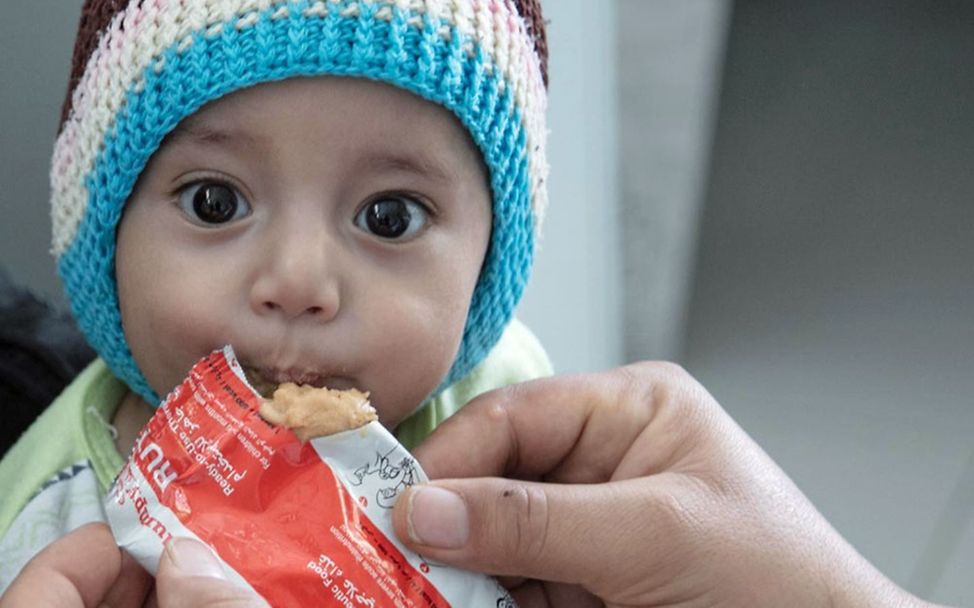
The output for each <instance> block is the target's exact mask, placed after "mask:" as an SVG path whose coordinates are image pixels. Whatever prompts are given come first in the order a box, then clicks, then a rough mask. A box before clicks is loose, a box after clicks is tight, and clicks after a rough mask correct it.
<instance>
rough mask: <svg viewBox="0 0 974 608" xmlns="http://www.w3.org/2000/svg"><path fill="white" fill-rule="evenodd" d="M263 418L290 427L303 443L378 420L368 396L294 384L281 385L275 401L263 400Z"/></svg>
mask: <svg viewBox="0 0 974 608" xmlns="http://www.w3.org/2000/svg"><path fill="white" fill-rule="evenodd" d="M260 415H261V417H263V418H264V420H266V421H268V422H270V423H271V424H278V425H283V426H286V427H288V428H289V429H291V430H292V431H294V434H295V435H297V436H298V439H300V440H301V441H302V442H303V441H307V440H308V439H312V438H314V437H322V436H325V435H333V434H335V433H340V432H342V431H348V430H351V429H357V428H358V427H360V426H364V425H366V424H368V423H369V422H372V421H373V420H376V419H377V416H376V413H375V409H374V408H373V407H372V406H371V405H370V404H369V394H368V393H363V392H362V391H359V390H357V389H354V388H353V389H349V390H345V391H339V390H334V389H329V388H315V387H313V386H309V385H305V384H302V385H298V384H294V383H293V382H285V383H283V384H281V385H280V386H278V387H277V389H276V390H274V394H273V397H272V398H270V399H264V403H263V404H262V405H261V406H260Z"/></svg>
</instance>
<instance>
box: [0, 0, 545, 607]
mask: <svg viewBox="0 0 974 608" xmlns="http://www.w3.org/2000/svg"><path fill="white" fill-rule="evenodd" d="M546 62H547V48H546V44H545V35H544V25H543V20H542V17H541V12H540V7H539V6H538V3H537V0H454V1H446V0H358V1H354V0H327V1H316V2H313V1H309V0H303V1H298V0H182V1H180V2H176V1H175V0H141V1H138V0H131V1H129V2H124V1H122V0H88V1H86V2H85V5H84V8H83V13H82V18H81V25H80V28H79V33H78V37H77V40H76V45H75V54H74V68H73V71H72V75H71V82H70V86H69V91H68V96H67V99H66V102H65V106H64V112H63V116H62V125H61V129H60V132H59V135H58V138H57V143H56V146H55V152H54V159H53V167H52V172H51V176H52V219H53V224H54V227H53V232H54V238H53V250H54V254H55V256H56V257H57V259H58V267H59V271H60V274H61V277H62V279H63V282H64V286H65V290H66V292H67V295H68V297H69V299H70V301H71V304H72V309H73V311H74V314H75V316H76V317H77V319H78V323H79V325H80V327H81V328H82V330H83V331H84V333H85V335H86V336H87V339H88V340H89V342H90V343H91V345H92V346H93V347H94V348H95V350H96V351H97V352H98V353H99V355H100V358H99V359H98V360H96V361H95V362H94V363H93V364H92V365H91V366H90V367H89V368H88V369H86V370H85V371H84V372H83V373H82V374H81V375H79V376H78V378H77V379H76V380H75V381H74V382H73V383H72V384H71V385H70V386H69V387H68V388H67V389H66V390H65V391H64V393H63V394H62V395H61V396H60V397H59V398H58V399H57V400H56V401H55V402H54V403H53V404H52V405H51V406H50V407H49V408H48V410H47V411H46V412H45V413H44V414H43V415H42V416H41V417H40V418H39V419H38V420H37V422H36V423H35V424H34V425H33V426H32V427H31V428H30V429H29V430H28V431H27V432H26V433H25V434H24V435H23V437H22V438H21V439H20V441H19V442H18V443H17V444H16V445H15V446H14V447H13V448H12V449H11V450H10V452H9V453H8V454H7V455H6V456H5V457H4V459H3V461H2V462H0V492H2V494H3V496H4V499H3V502H2V506H0V556H2V558H0V591H2V590H3V589H4V588H5V587H6V586H7V585H8V584H9V582H10V580H11V579H12V578H13V577H14V576H15V575H16V574H17V572H18V571H19V570H20V568H21V567H22V566H23V564H24V563H26V561H27V560H28V559H29V558H30V557H31V556H32V555H34V554H35V553H36V552H37V551H39V550H40V549H41V548H43V547H44V546H45V545H47V544H49V543H50V542H52V541H53V540H55V539H56V538H58V537H60V536H62V535H63V534H65V533H66V532H67V531H69V530H71V529H73V528H75V527H77V526H78V525H80V524H82V523H85V522H88V521H96V520H103V519H104V513H103V511H102V507H101V502H102V499H103V496H104V494H105V492H106V490H107V488H108V486H109V484H110V483H111V482H112V479H113V478H114V476H115V475H116V474H117V472H118V471H119V469H120V468H121V466H122V464H123V460H124V456H125V455H126V454H127V453H128V451H129V450H130V449H131V446H132V445H133V443H134V440H135V437H136V435H137V434H138V431H139V429H140V428H141V426H142V425H143V424H144V423H145V422H146V421H147V420H148V418H149V417H150V416H151V415H152V412H153V410H154V408H155V407H156V406H157V405H158V404H159V402H160V399H161V397H163V396H165V394H166V393H168V391H169V390H170V389H172V388H173V387H174V386H176V385H177V384H178V383H179V382H180V381H181V380H182V379H183V377H184V376H185V375H186V373H187V371H188V370H189V369H190V367H192V365H193V364H194V363H195V362H196V361H197V360H198V359H200V358H201V357H203V356H205V355H207V354H208V353H209V352H211V351H212V350H214V349H217V348H220V347H222V346H223V345H225V344H231V345H232V346H233V347H234V349H235V351H236V353H237V356H238V357H239V358H240V360H241V362H242V363H243V364H244V365H246V366H247V367H248V368H251V369H255V370H257V373H258V374H259V375H260V376H261V377H263V378H264V379H265V380H267V381H268V382H274V383H279V382H296V383H300V384H310V385H314V386H328V387H330V388H338V389H345V388H352V387H354V388H358V389H361V390H363V391H368V392H369V393H370V399H371V402H372V404H373V405H374V406H375V408H376V410H377V412H378V415H379V420H380V422H382V423H383V424H384V425H385V426H387V427H388V428H390V429H393V430H395V432H396V434H397V436H398V437H399V438H400V440H401V441H403V442H404V443H405V444H406V445H407V446H412V445H415V444H416V443H418V442H419V441H421V440H422V438H423V437H425V435H426V434H427V433H429V431H431V430H432V429H433V428H434V427H435V426H436V425H437V424H438V423H439V422H441V421H442V420H443V419H444V418H446V417H447V416H449V415H450V414H452V413H453V412H455V411H456V410H457V409H458V408H459V407H461V406H462V405H463V404H464V403H466V402H467V401H468V400H469V399H470V398H472V397H474V396H476V395H477V394H479V393H482V392H484V391H487V390H490V389H492V388H496V387H498V386H502V385H505V384H510V383H513V382H519V381H523V380H527V379H529V378H533V377H537V376H540V375H545V374H547V373H550V366H549V363H548V360H547V358H546V356H545V355H544V352H543V351H542V349H541V348H540V346H539V345H538V344H537V342H536V340H535V339H534V338H533V336H532V335H531V334H530V332H528V330H527V329H526V328H524V327H523V326H522V325H520V324H518V323H517V322H516V321H513V320H512V315H513V311H514V308H515V306H516V304H517V302H518V300H519V299H520V297H521V294H522V292H523V289H524V286H525V283H526V281H527V278H528V273H529V270H530V266H531V261H532V256H533V248H534V239H535V235H536V234H537V230H538V227H539V224H540V221H541V217H542V212H543V209H544V205H545V199H546V196H545V177H546V173H547V164H546V160H545V148H544V146H545V142H544V139H545V133H546V127H545V116H544V113H545V104H546V80H547V74H546Z"/></svg>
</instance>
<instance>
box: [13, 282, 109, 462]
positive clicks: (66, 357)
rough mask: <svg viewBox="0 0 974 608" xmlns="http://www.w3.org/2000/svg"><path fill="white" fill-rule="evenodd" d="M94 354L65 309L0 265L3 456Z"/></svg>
mask: <svg viewBox="0 0 974 608" xmlns="http://www.w3.org/2000/svg"><path fill="white" fill-rule="evenodd" d="M94 358H95V353H94V351H93V350H91V348H90V347H89V346H88V344H87V343H86V342H85V339H84V336H83V335H82V334H81V332H80V331H79V330H78V328H77V325H75V322H74V319H73V318H72V317H71V315H70V314H69V313H68V312H67V310H66V309H63V308H62V307H61V306H60V305H58V304H55V303H52V302H48V301H45V300H43V299H41V298H39V297H38V296H36V295H34V294H33V293H31V292H30V291H28V290H27V289H26V288H24V287H23V286H20V285H17V284H15V283H14V282H13V280H12V279H11V278H10V276H9V275H8V274H7V272H6V271H5V270H4V269H2V268H0V403H2V404H3V408H4V424H3V425H0V456H2V455H3V454H5V453H6V452H7V449H9V448H10V446H11V445H13V444H14V442H15V441H17V438H18V437H20V435H21V433H23V432H24V431H25V430H26V429H27V427H29V426H30V425H31V423H32V422H34V420H35V419H36V418H37V416H39V415H40V413H41V412H43V411H44V409H45V408H46V407H47V406H48V405H50V403H51V402H52V401H54V398H55V397H57V396H58V395H59V394H60V393H61V391H62V390H63V389H64V387H65V386H67V385H68V384H69V383H70V382H71V380H73V379H74V377H75V376H77V375H78V374H79V373H80V372H81V370H82V369H84V368H85V366H87V365H88V363H90V362H91V361H92V359H94Z"/></svg>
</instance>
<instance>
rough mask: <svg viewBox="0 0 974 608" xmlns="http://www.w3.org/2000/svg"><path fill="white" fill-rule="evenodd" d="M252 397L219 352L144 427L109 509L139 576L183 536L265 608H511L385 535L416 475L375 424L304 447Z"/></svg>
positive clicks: (484, 581) (227, 351)
mask: <svg viewBox="0 0 974 608" xmlns="http://www.w3.org/2000/svg"><path fill="white" fill-rule="evenodd" d="M261 399H262V397H261V396H260V395H259V394H258V393H257V392H256V391H255V390H254V389H253V388H252V387H251V386H250V385H249V384H248V382H247V380H246V377H245V376H244V374H243V371H242V369H241V367H240V364H239V363H238V362H237V359H236V357H235V356H234V353H233V349H232V348H230V347H229V346H227V347H225V348H224V349H223V350H219V351H214V352H213V353H212V354H210V356H208V357H206V358H204V359H202V360H201V361H200V362H199V363H197V364H196V365H195V366H194V367H193V369H192V370H191V371H190V374H189V376H188V377H187V378H186V379H185V380H184V381H183V383H182V384H181V385H180V386H178V387H176V389H174V390H173V391H172V393H170V395H169V396H168V397H167V398H166V400H165V402H164V403H163V404H162V405H161V406H160V407H159V409H158V411H157V412H156V414H155V415H154V416H153V417H152V419H151V420H150V421H149V423H148V424H147V425H146V426H145V428H144V429H143V430H142V432H141V434H140V435H139V438H138V440H137V441H136V445H135V448H134V449H133V452H132V456H131V458H130V459H129V461H128V463H127V464H126V465H125V467H124V468H123V469H122V472H121V473H120V474H119V476H118V478H117V479H116V480H115V484H114V485H113V487H112V490H111V492H110V493H109V496H108V498H107V499H106V510H107V512H108V520H109V525H110V526H111V528H112V531H113V533H114V534H115V538H116V540H117V542H118V544H119V546H120V547H122V548H124V549H125V550H127V551H128V552H129V553H131V554H132V555H133V556H134V557H135V558H136V559H137V560H138V561H139V562H140V563H141V564H142V565H143V567H145V568H146V569H147V570H148V571H149V572H152V573H155V572H156V570H157V569H158V565H159V558H160V556H161V555H162V551H163V547H164V544H165V543H166V542H167V541H168V540H170V539H171V538H173V537H188V538H195V539H197V540H199V541H201V542H203V543H205V544H207V545H208V546H209V547H210V548H211V549H213V551H214V552H215V553H216V555H217V557H218V558H219V559H220V561H221V562H222V566H223V568H224V571H225V572H226V574H227V576H228V578H230V579H232V580H234V581H235V582H236V583H238V584H240V585H242V586H244V587H248V588H250V589H253V590H254V591H256V592H257V593H259V594H260V595H261V596H263V597H264V598H265V599H266V600H267V601H268V602H269V603H270V604H271V605H273V606H348V607H353V606H354V607H358V606H365V607H376V606H396V607H434V606H436V607H446V606H490V607H491V608H496V607H504V606H514V602H513V600H511V598H510V596H509V595H508V594H507V592H506V591H505V590H504V589H503V587H501V586H500V585H499V584H498V583H497V582H496V581H494V580H493V579H491V578H489V577H487V576H484V575H481V574H477V573H473V572H467V571H463V570H458V569H455V568H451V567H447V566H444V565H442V564H435V563H432V562H429V561H426V560H424V559H423V558H422V557H421V556H419V555H417V554H415V553H413V552H411V551H410V550H409V549H407V548H406V547H404V546H403V545H402V544H401V543H400V542H399V541H398V540H397V539H396V538H395V535H394V533H393V527H392V512H391V508H392V505H393V504H394V503H395V500H396V498H397V497H398V496H399V494H400V492H401V491H402V490H403V489H404V488H406V487H408V486H410V485H412V484H413V483H418V482H423V481H426V475H425V474H424V473H423V471H422V469H421V468H420V467H419V464H418V463H417V462H416V461H415V460H414V459H413V457H412V456H411V455H410V454H409V453H408V452H407V451H406V449H405V448H404V447H403V446H402V445H401V444H400V443H399V442H398V441H396V439H395V438H394V437H393V436H392V435H391V434H390V433H389V432H388V431H387V430H386V429H385V428H384V427H383V426H382V425H380V424H379V423H378V422H371V423H369V424H367V425H366V426H363V427H361V428H359V429H355V430H351V431H345V432H343V433H338V434H335V435H331V436H327V437H319V438H315V439H312V440H310V441H308V442H307V443H303V444H302V443H301V442H300V441H299V440H298V438H297V437H296V436H295V435H294V433H293V432H291V431H290V430H289V429H286V428H283V427H275V426H273V425H271V424H270V423H268V422H266V421H265V420H264V419H263V418H261V417H260V416H259V415H258V413H257V411H258V408H259V407H260V403H261Z"/></svg>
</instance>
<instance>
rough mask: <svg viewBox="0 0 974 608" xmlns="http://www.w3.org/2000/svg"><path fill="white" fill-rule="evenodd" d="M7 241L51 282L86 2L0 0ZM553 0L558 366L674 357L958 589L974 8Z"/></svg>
mask: <svg viewBox="0 0 974 608" xmlns="http://www.w3.org/2000/svg"><path fill="white" fill-rule="evenodd" d="M2 2H3V4H4V19H3V20H0V183H2V184H3V188H2V190H0V206H2V210H3V212H4V213H3V215H2V216H0V217H2V218H3V219H2V220H0V262H2V263H3V265H4V266H6V267H7V268H8V270H10V271H11V272H12V274H13V275H14V277H15V278H16V279H17V280H19V281H22V282H25V283H27V284H29V285H31V286H32V287H33V288H34V289H36V290H37V291H39V292H41V293H43V294H47V295H51V296H56V294H57V293H58V287H57V283H56V280H55V278H54V273H53V265H52V263H51V261H50V258H49V257H48V256H47V253H46V252H47V248H48V236H47V235H48V229H47V224H48V219H47V166H48V161H49V156H50V151H51V144H52V141H53V137H54V133H55V130H56V128H57V125H56V123H57V117H58V113H59V110H60V104H61V99H62V96H63V93H64V86H65V83H66V80H67V73H68V63H69V59H70V46H71V38H72V36H73V30H74V27H75V23H76V19H77V13H78V7H79V6H80V1H79V0H34V1H32V2H20V1H16V0H2ZM597 5H598V10H597V11H596V10H592V7H593V3H592V2H586V1H585V0H547V3H546V14H547V17H548V18H549V19H550V20H551V24H550V26H549V35H550V43H551V51H552V59H551V73H552V82H551V89H550V128H551V137H550V147H551V153H550V157H551V158H550V160H551V164H552V175H551V201H552V202H551V209H550V212H549V214H548V218H547V220H546V224H545V237H544V240H543V242H542V244H541V249H540V251H539V255H538V260H537V264H536V267H535V276H534V278H533V279H532V284H531V286H530V287H529V290H528V293H527V295H526V298H525V301H524V304H523V305H522V307H521V309H520V315H521V316H522V317H523V318H524V319H525V320H526V321H527V322H528V323H529V324H530V325H531V326H532V327H533V328H534V329H535V331H536V332H537V333H538V334H539V336H540V337H541V339H542V341H543V342H544V343H545V344H546V346H547V348H548V349H549V351H550V353H551V355H552V358H553V359H554V361H555V363H556V366H557V367H558V368H559V369H560V370H562V371H578V370H592V369H599V368H604V367H609V366H612V365H616V364H618V363H620V362H622V361H626V360H633V359H638V358H670V359H675V360H678V361H680V362H681V363H683V364H684V365H685V366H686V367H687V368H688V369H689V370H690V371H691V372H692V373H693V374H694V375H695V376H697V377H698V378H699V379H700V380H701V381H702V382H703V383H704V384H705V385H706V386H707V387H708V388H709V389H710V391H711V392H712V393H713V394H714V395H715V396H716V397H717V399H718V400H719V401H720V402H721V403H722V404H723V405H724V406H725V407H726V408H727V410H728V411H729V412H730V413H731V414H732V415H733V416H734V417H735V418H736V419H737V420H738V421H739V422H740V423H741V425H742V426H743V427H744V428H745V429H746V430H747V431H748V432H749V433H750V434H751V435H752V436H754V437H755V438H756V439H757V440H758V442H759V443H760V444H761V445H762V446H763V447H764V448H765V449H766V450H767V451H768V452H769V453H770V454H771V456H772V457H774V458H775V459H776V460H777V461H778V462H779V463H780V464H781V465H782V467H783V468H784V469H785V470H786V471H787V472H788V473H789V474H790V475H791V476H792V477H793V478H794V479H795V481H796V482H797V483H798V485H799V486H800V487H801V488H802V489H803V490H804V491H805V492H806V493H807V494H808V495H809V497H810V498H811V499H812V500H813V502H814V503H815V504H816V505H817V506H818V507H819V508H820V510H822V512H823V513H824V514H825V515H826V516H827V517H828V518H829V520H830V521H832V522H833V524H834V525H835V526H836V528H838V529H839V531H840V532H842V533H843V534H844V535H845V536H846V537H847V538H848V539H849V540H850V541H851V542H852V543H853V544H854V545H855V546H856V547H857V548H858V549H859V550H860V551H861V552H862V553H863V554H864V555H865V556H866V557H867V558H869V559H870V560H871V561H872V562H873V563H875V564H876V565H877V566H878V567H879V568H880V569H881V570H883V571H884V572H885V573H887V574H888V575H889V576H891V577H892V578H893V579H894V580H895V581H896V582H897V583H899V584H901V585H903V586H905V587H907V588H908V589H910V590H911V591H913V592H916V593H918V594H920V595H922V596H924V597H926V598H928V599H932V600H936V601H941V602H947V603H954V604H964V605H974V581H972V580H971V577H970V573H971V572H972V571H974V524H972V523H971V519H972V514H974V442H972V440H971V438H972V436H974V408H972V402H974V397H972V395H974V373H972V372H974V307H972V302H974V234H972V228H974V205H972V201H971V192H974V174H972V171H971V169H970V167H972V166H974V111H972V110H971V107H974V104H972V103H971V98H972V93H974V91H972V88H974V73H972V72H974V3H970V2H961V1H945V0H927V1H920V0H916V1H907V0H887V1H879V0H859V1H856V2H849V1H848V0H818V1H816V2H814V3H811V2H795V1H790V2H788V1H785V2H773V1H771V0H740V1H738V2H734V3H731V2H730V1H729V0H613V1H609V0H605V1H602V0H600V2H598V3H597Z"/></svg>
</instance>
